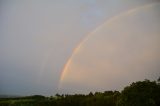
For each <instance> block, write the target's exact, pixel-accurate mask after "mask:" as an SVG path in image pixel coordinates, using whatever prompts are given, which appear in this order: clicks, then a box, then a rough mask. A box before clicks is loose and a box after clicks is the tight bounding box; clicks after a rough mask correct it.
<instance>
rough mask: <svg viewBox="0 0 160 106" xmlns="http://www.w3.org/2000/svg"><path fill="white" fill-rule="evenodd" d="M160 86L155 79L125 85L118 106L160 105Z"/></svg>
mask: <svg viewBox="0 0 160 106" xmlns="http://www.w3.org/2000/svg"><path fill="white" fill-rule="evenodd" d="M159 98H160V87H159V85H158V84H157V83H156V82H155V81H153V82H151V81H149V80H145V81H138V82H136V83H132V84H131V85H130V86H128V87H125V88H124V90H123V91H122V92H121V96H120V98H119V101H118V103H117V105H118V106H160V104H159V102H160V101H159V100H160V99H159Z"/></svg>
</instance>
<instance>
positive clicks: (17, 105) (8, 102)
mask: <svg viewBox="0 0 160 106" xmlns="http://www.w3.org/2000/svg"><path fill="white" fill-rule="evenodd" d="M0 106H160V84H159V82H158V81H157V82H155V81H149V80H145V81H138V82H134V83H132V84H131V85H130V86H127V87H125V88H124V90H122V92H119V91H105V92H95V93H92V92H90V93H89V94H87V95H84V94H74V95H68V94H66V95H60V94H56V95H55V96H51V97H44V96H41V95H33V96H26V97H19V98H0Z"/></svg>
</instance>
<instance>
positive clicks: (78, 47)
mask: <svg viewBox="0 0 160 106" xmlns="http://www.w3.org/2000/svg"><path fill="white" fill-rule="evenodd" d="M155 4H156V3H151V4H147V5H143V6H140V7H136V8H133V9H130V10H128V11H125V12H123V13H121V14H119V15H116V16H114V17H111V18H110V19H108V20H107V21H105V22H104V23H103V24H101V25H100V26H98V27H97V28H96V29H95V30H94V31H92V32H90V33H89V34H88V35H87V36H86V37H85V38H84V39H83V40H82V41H81V42H80V43H79V44H78V46H77V47H76V48H74V50H73V52H72V54H71V56H70V58H69V59H68V61H67V63H66V64H65V65H64V68H63V71H62V74H61V76H60V81H59V88H61V83H62V82H63V79H64V77H65V76H66V74H67V69H68V67H69V65H70V64H71V62H72V58H73V56H74V55H75V54H76V53H78V51H79V50H80V49H81V47H82V45H83V44H84V43H85V42H86V41H87V40H88V39H89V37H90V35H92V34H93V33H95V32H96V31H97V30H98V29H99V28H101V27H102V26H103V25H104V24H107V25H108V24H111V23H112V22H113V21H114V20H116V19H118V18H121V17H125V16H128V15H130V14H133V13H135V12H138V11H139V10H141V9H148V8H150V7H152V6H154V5H155Z"/></svg>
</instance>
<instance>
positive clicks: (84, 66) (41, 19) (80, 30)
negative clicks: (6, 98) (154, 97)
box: [0, 0, 160, 95]
mask: <svg viewBox="0 0 160 106" xmlns="http://www.w3.org/2000/svg"><path fill="white" fill-rule="evenodd" d="M150 4H153V5H152V6H150V8H149V9H147V11H145V9H143V8H142V9H139V10H138V11H139V12H135V13H134V14H133V15H130V16H129V17H128V16H126V18H124V17H121V18H120V19H118V18H117V19H115V22H113V23H115V24H113V25H107V24H105V23H107V20H110V19H111V18H112V17H115V16H118V15H120V14H124V13H125V12H126V11H129V10H132V9H135V8H139V7H143V6H146V5H150ZM159 7H160V5H159V2H158V0H33V1H31V0H14V1H10V0H2V1H1V2H0V94H13V95H14V94H15V95H31V94H43V95H54V94H55V93H57V92H59V93H61V92H64V93H66V92H67V93H68V92H72V91H77V92H79V91H80V92H81V93H83V92H86V91H87V92H88V91H89V90H93V91H95V90H104V89H107V90H108V89H112V88H115V87H116V88H115V89H120V88H122V86H120V85H123V86H124V85H125V84H128V83H127V82H126V80H127V81H135V80H136V79H140V80H141V79H143V78H146V77H149V78H150V79H157V76H158V75H157V74H159V71H158V69H159V68H160V67H159V66H160V65H158V63H160V58H159V57H160V56H159V54H160V53H159V50H160V48H159V47H158V46H159V43H158V42H160V41H159V34H160V32H159V31H160V29H158V28H160V22H159V21H158V19H160V13H159V11H160V8H159ZM158 10H159V11H158ZM148 25H149V26H148ZM100 26H101V27H100ZM97 27H100V29H99V30H98V31H97V32H95V33H94V34H93V33H91V35H93V36H92V37H91V36H90V37H89V39H88V40H86V41H85V42H87V43H83V44H82V46H83V48H84V49H82V50H81V52H80V53H74V49H75V48H76V47H77V46H78V45H79V44H80V43H81V42H84V40H83V39H85V38H86V37H87V36H88V34H89V33H90V32H93V31H94V30H95V29H96V28H97ZM145 31H146V32H145ZM111 32H112V34H111ZM124 33H125V34H126V36H125V35H124ZM145 34H146V35H145ZM135 35H136V36H135ZM151 35H153V36H151ZM146 37H147V38H146ZM143 38H146V39H150V40H149V41H147V40H146V39H143ZM117 39H121V40H118V41H117ZM124 39H125V40H124ZM135 40H136V41H137V40H138V41H137V43H135ZM100 42H101V43H100ZM115 42H118V43H115ZM130 42H131V43H130ZM133 42H134V44H136V45H134V46H133ZM142 42H144V43H142ZM102 45H103V46H105V47H104V48H103V47H102ZM113 45H116V46H115V48H116V49H117V48H120V50H119V49H118V50H115V51H112V52H110V51H109V52H107V50H108V48H110V47H109V46H113ZM126 45H129V46H126ZM143 45H145V46H144V48H145V50H141V49H142V48H143V47H142V46H143ZM147 45H148V46H147ZM131 46H133V48H134V47H139V48H136V49H132V52H135V53H133V54H130V53H132V52H131V51H130V47H131ZM101 47H102V48H101ZM137 50H141V52H140V53H143V52H144V51H146V52H147V53H148V51H151V52H150V53H151V54H152V55H154V56H151V57H150V58H151V59H149V60H146V61H144V60H143V59H140V60H141V62H137V61H138V59H139V58H140V57H141V56H142V54H141V55H138V54H139V52H136V51H137ZM117 51H118V52H117ZM119 52H121V53H119ZM123 53H126V54H128V53H129V54H130V55H127V56H126V57H125V55H126V54H124V55H122V54H123ZM72 55H74V57H75V58H74V59H73V57H72ZM90 55H92V56H93V57H90ZM147 55H148V54H147ZM122 56H124V58H123V57H122ZM133 56H135V57H136V58H135V61H134V62H131V61H132V60H133V58H134V57H133ZM70 57H71V60H72V63H75V64H77V65H73V64H70V67H71V71H70V73H72V74H70V75H69V74H68V75H66V76H65V78H64V79H63V81H62V82H60V78H61V77H62V75H61V74H62V72H63V71H64V66H65V64H66V63H67V62H68V60H69V59H70ZM108 57H114V58H111V59H110V60H112V62H113V64H112V65H111V66H110V71H108V68H106V67H107V66H106V65H104V64H107V62H108V61H107V60H108ZM131 57H132V58H131ZM78 58H80V59H78ZM142 58H143V57H142ZM123 59H126V60H124V61H121V60H123ZM116 60H118V61H116ZM151 60H152V61H151ZM94 61H95V62H96V64H95V62H94ZM143 61H144V62H143ZM148 61H150V62H148ZM126 63H127V64H126ZM134 63H136V64H134ZM130 64H132V65H130ZM155 64H156V65H155ZM93 65H94V67H96V68H94V69H93V68H90V67H92V66H93ZM119 65H121V66H122V67H120V70H121V71H119V72H120V73H118V72H117V71H115V73H117V77H118V78H119V79H121V78H126V79H125V81H123V80H124V79H122V80H120V81H119V82H118V81H115V79H112V78H111V79H110V78H109V77H108V76H110V77H114V78H115V77H116V74H113V73H112V72H113V71H114V69H113V67H114V68H116V69H115V70H118V68H119ZM73 66H74V67H73ZM140 66H141V67H140ZM146 66H147V67H146ZM133 67H134V68H133ZM135 67H138V68H137V69H136V68H135ZM139 67H140V68H139ZM72 68H73V69H72ZM123 69H125V70H124V71H123V72H122V70H123ZM139 69H142V73H143V72H144V70H146V69H147V72H150V73H151V74H150V75H148V74H149V73H147V74H146V75H144V76H140V75H139V74H142V73H141V72H140V73H139V71H138V70H139ZM152 69H153V70H154V71H151V70H152ZM74 70H76V71H74ZM79 70H84V71H85V72H82V73H81V74H80V75H77V72H80V71H79ZM91 70H92V72H91ZM99 70H101V71H99ZM134 70H135V71H137V72H136V74H135V75H134V76H137V77H132V78H131V77H130V76H132V75H133V72H130V71H134ZM149 70H150V71H149ZM74 73H75V74H74ZM109 73H111V74H109ZM126 73H127V74H126ZM119 74H121V75H119ZM155 74H156V75H157V76H156V75H155ZM95 75H99V76H95ZM123 75H124V76H128V77H124V76H123ZM73 76H74V77H76V78H78V76H79V79H76V78H74V79H72V77H73ZM90 76H91V77H90ZM100 76H101V77H100ZM87 77H90V79H87ZM107 78H108V80H107ZM130 78H131V79H130ZM82 79H83V80H82ZM93 79H94V80H93ZM119 79H118V80H119ZM71 80H74V82H72V81H71ZM86 80H88V82H86ZM96 81H97V82H96ZM108 81H110V83H114V84H113V85H112V84H109V85H108V84H105V82H108ZM59 83H63V84H64V85H63V86H62V88H58V86H59ZM107 87H108V88H107Z"/></svg>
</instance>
